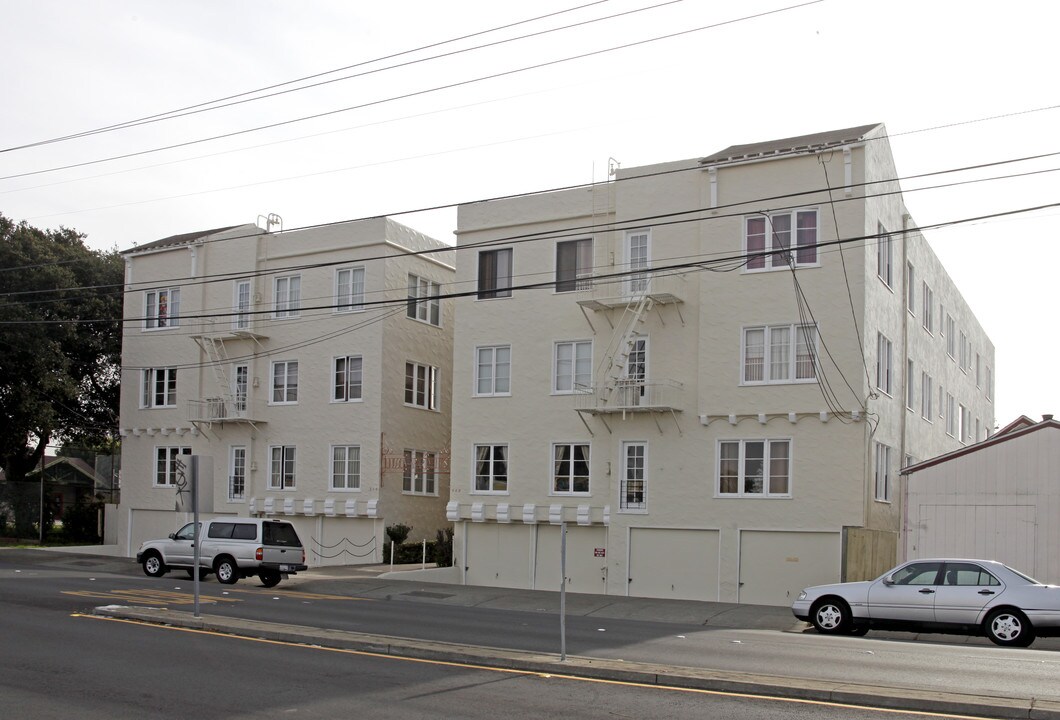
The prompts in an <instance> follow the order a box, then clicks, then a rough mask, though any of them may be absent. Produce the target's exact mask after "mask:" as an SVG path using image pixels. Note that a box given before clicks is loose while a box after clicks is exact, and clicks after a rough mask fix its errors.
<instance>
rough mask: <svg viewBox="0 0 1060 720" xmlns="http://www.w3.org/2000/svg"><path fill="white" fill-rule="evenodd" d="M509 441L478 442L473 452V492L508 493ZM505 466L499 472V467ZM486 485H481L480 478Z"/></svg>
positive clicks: (478, 493) (477, 493)
mask: <svg viewBox="0 0 1060 720" xmlns="http://www.w3.org/2000/svg"><path fill="white" fill-rule="evenodd" d="M509 457H510V454H509V452H508V443H476V444H475V446H474V448H473V449H472V453H471V494H472V495H508V494H510V491H509V483H510V482H511V464H510V461H509ZM499 467H501V468H503V472H499V471H498V468H499ZM480 479H482V480H484V481H485V485H486V487H479V480H480Z"/></svg>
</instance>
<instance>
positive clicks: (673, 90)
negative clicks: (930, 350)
mask: <svg viewBox="0 0 1060 720" xmlns="http://www.w3.org/2000/svg"><path fill="white" fill-rule="evenodd" d="M652 5H653V3H652V2H651V0H609V1H603V2H590V1H589V0H537V1H536V2H533V3H506V2H496V1H493V2H465V1H463V0H450V1H449V2H438V1H437V0H434V1H424V2H419V1H416V2H413V1H406V0H387V1H386V2H372V3H367V2H348V1H346V0H335V1H333V2H325V1H323V0H301V1H300V2H289V1H280V0H272V1H270V0H230V1H228V2H220V1H218V0H182V1H181V2H159V1H156V2H147V1H145V0H135V1H133V0H93V1H80V0H33V1H32V2H23V1H22V0H0V27H2V28H4V41H3V43H0V77H2V80H3V83H2V87H3V95H2V97H3V112H0V149H7V148H13V147H16V146H21V145H26V144H31V143H35V142H38V141H42V140H50V139H53V138H57V137H63V136H67V135H73V134H78V133H82V132H84V131H87V130H93V129H96V128H101V127H106V126H110V125H114V124H117V123H123V122H126V121H129V120H135V119H139V118H145V117H149V116H153V115H156V114H159V113H165V112H168V111H172V110H176V109H180V108H187V107H191V106H195V105H198V104H200V103H204V102H207V101H212V100H217V99H219V98H225V97H231V96H236V95H239V94H241V93H245V92H247V91H251V90H256V89H259V88H263V87H267V86H273V85H277V84H279V83H284V82H286V81H290V80H295V79H298V78H302V77H305V76H309V75H315V74H318V73H325V72H327V71H331V70H335V69H337V68H343V67H346V68H349V69H347V70H344V71H342V72H338V73H331V74H327V75H323V76H321V77H319V78H317V80H316V81H317V82H319V81H323V80H336V79H338V78H347V79H341V80H336V81H335V82H330V83H328V84H326V85H322V86H320V87H317V88H313V89H307V90H300V91H297V92H288V93H284V94H281V95H277V96H275V97H272V98H268V99H264V100H259V101H255V102H245V103H241V104H238V105H234V106H232V107H228V108H224V109H216V110H211V111H209V112H199V113H195V114H191V115H188V116H186V117H182V118H178V119H172V120H167V121H165V122H154V123H148V124H143V125H141V126H139V127H134V128H127V129H122V130H119V131H115V132H109V133H102V134H97V135H93V136H90V137H82V138H77V139H73V140H68V141H65V142H58V143H51V144H46V145H41V146H37V147H31V148H25V149H19V150H11V151H9V152H3V153H0V177H2V178H3V179H0V213H2V214H4V215H6V216H7V217H10V218H13V219H15V220H26V221H28V222H30V223H31V224H33V225H36V226H38V227H46V228H54V227H58V226H60V225H62V226H66V227H72V228H76V229H77V230H79V231H81V232H83V233H86V234H87V235H88V242H89V244H90V245H91V246H93V247H96V248H113V247H117V248H119V249H126V248H129V247H131V246H132V245H133V244H135V243H143V242H150V241H152V240H157V239H159V238H162V237H166V236H168V235H174V234H177V233H184V232H190V231H194V230H203V229H207V228H214V227H221V226H227V225H237V224H242V223H247V222H254V221H255V220H256V218H257V217H258V216H259V215H264V214H268V213H277V214H279V215H280V216H282V218H283V223H284V227H285V228H295V227H303V226H306V225H311V224H315V223H323V222H333V221H338V220H344V219H352V218H359V217H366V216H374V215H383V214H387V215H397V216H399V217H398V219H399V220H400V221H401V222H404V223H405V224H408V225H410V226H412V227H414V228H416V229H418V230H421V231H422V232H425V233H427V234H429V235H432V236H434V237H438V238H440V239H443V240H448V241H450V242H452V241H453V237H452V230H453V229H454V228H455V226H456V211H455V210H453V209H444V210H437V211H434V212H428V213H419V214H404V215H402V213H406V212H408V211H411V210H416V209H422V208H432V207H438V206H444V205H449V204H453V203H459V202H466V201H471V200H477V199H482V198H486V197H492V196H497V195H503V194H507V193H515V192H526V191H532V190H540V189H547V188H554V187H560V186H564V185H570V184H575V183H583V182H589V181H592V180H603V179H605V177H606V168H607V165H608V161H609V158H613V159H615V160H617V161H618V162H619V163H621V165H622V166H624V167H631V166H636V165H642V164H648V163H655V162H663V161H668V160H679V159H684V158H692V157H697V156H702V155H707V154H710V153H712V152H715V151H717V150H720V149H722V148H724V147H727V146H729V145H732V144H737V143H748V142H757V141H764V140H770V139H775V138H782V137H789V136H793V135H801V134H807V133H812V132H819V131H824V130H830V129H836V128H843V127H852V126H856V125H863V124H869V123H874V122H883V123H886V125H887V128H888V131H889V133H890V134H891V136H892V139H891V145H892V149H893V152H894V157H895V161H896V163H897V167H898V172H899V175H901V176H902V177H904V178H910V177H911V176H913V175H917V174H921V173H931V172H937V171H941V170H949V169H954V168H960V167H966V166H969V165H976V164H982V163H992V162H998V161H1004V160H1012V159H1016V158H1021V157H1026V156H1031V155H1040V154H1045V153H1057V152H1060V147H1058V143H1057V140H1056V139H1055V138H1056V132H1055V128H1056V127H1057V125H1058V121H1060V109H1057V108H1058V106H1060V90H1057V84H1056V80H1055V78H1056V71H1057V65H1058V63H1057V59H1056V33H1055V28H1056V26H1057V20H1058V15H1060V10H1058V9H1057V7H1056V6H1055V5H1054V4H1053V3H1051V2H1046V1H1045V0H1042V1H1041V2H1028V1H1025V0H1015V1H1011V2H1005V3H998V2H976V1H974V0H973V1H971V2H969V1H967V0H962V1H960V2H958V1H957V0H890V1H889V2H885V3H880V2H862V1H860V0H849V1H845V2H844V1H842V0H823V1H822V2H816V3H807V4H805V5H796V4H794V3H790V0H789V2H785V0H741V1H740V2H732V1H730V2H722V1H717V0H682V1H678V2H663V3H661V4H659V5H658V7H654V8H652ZM578 6H581V7H580V9H577V10H573V11H571V12H562V11H566V10H571V9H572V8H576V7H578ZM648 8H652V9H648ZM638 10H642V11H640V12H633V11H638ZM773 11H776V12H773ZM625 12H629V13H630V14H628V15H625V16H624V17H619V18H614V19H607V20H599V21H598V22H588V21H592V20H596V19H598V18H603V17H605V16H608V15H614V14H617V13H625ZM548 13H560V14H556V15H554V16H553V17H550V18H547V19H544V20H540V21H536V22H532V23H525V24H521V25H516V26H514V27H510V28H508V29H505V30H499V31H497V32H490V33H484V34H480V35H476V36H475V37H471V38H467V39H465V40H461V41H459V42H455V43H447V44H442V45H437V46H435V47H433V48H431V49H430V50H423V51H418V52H414V53H410V54H400V55H398V54H399V53H405V52H406V51H409V50H415V49H416V48H420V47H423V46H428V45H433V44H436V43H442V42H443V41H447V40H451V39H454V38H458V37H461V36H467V35H470V34H473V33H480V32H482V31H487V30H491V29H493V28H497V27H501V26H504V25H510V24H512V23H517V22H520V21H523V20H528V19H530V18H533V17H536V16H541V15H545V14H548ZM759 13H771V14H766V15H762V16H759V17H751V16H753V15H755V14H759ZM574 23H585V24H582V25H580V26H578V27H572V28H569V29H562V30H556V31H555V32H547V33H544V34H541V35H538V36H536V37H532V38H526V39H521V40H514V41H511V42H504V43H502V44H498V45H494V46H492V47H488V48H483V49H479V50H473V51H468V52H461V53H457V54H450V55H448V56H447V57H440V58H434V59H429V58H430V57H431V56H434V55H441V54H444V53H453V52H454V51H457V50H462V49H465V48H470V47H473V46H475V45H482V44H485V43H496V42H498V41H504V40H508V39H510V38H514V37H517V36H520V35H526V34H529V33H539V32H541V31H547V30H551V29H553V28H559V27H561V26H565V25H571V24H574ZM722 23H724V24H722ZM709 26H714V27H709ZM700 28H702V29H700ZM689 31H691V32H689ZM679 33H683V34H679ZM664 36H673V37H669V38H665V37H664ZM655 38H663V39H657V40H653V39H655ZM649 40H651V42H644V41H649ZM638 43H639V44H638ZM622 46H627V47H622ZM395 55H396V57H390V59H389V60H385V61H382V62H373V63H368V64H365V63H367V61H372V60H376V59H378V58H383V57H388V56H395ZM576 56H585V57H581V58H577V59H575V58H576ZM414 61H415V62H414ZM403 63H404V64H405V65H404V66H403V67H399V68H392V69H386V70H383V68H386V67H388V66H392V65H398V64H403ZM410 63H411V64H410ZM351 66H356V67H351ZM534 66H539V67H536V68H535V67H534ZM369 71H370V72H369ZM366 72H368V73H369V74H365V73H366ZM351 75H360V76H359V77H353V78H348V76H351ZM490 76H493V77H490ZM302 84H303V85H304V84H306V83H302ZM446 86H448V87H446ZM293 87H297V86H296V85H285V86H282V87H278V88H275V90H273V92H276V91H279V90H288V89H291V88H293ZM239 99H245V98H239ZM324 113H327V114H326V115H322V114H324ZM321 115H322V116H321ZM309 116H319V117H315V118H311V119H302V118H307V117H309ZM279 123H282V124H279ZM277 124H279V125H277ZM267 125H276V126H275V127H271V128H268V129H264V130H256V131H253V132H245V131H247V130H251V129H253V128H259V127H262V126H267ZM221 135H227V136H228V137H225V138H222V139H212V140H208V141H204V142H199V141H202V140H206V139H209V138H216V137H217V136H221ZM174 145H180V146H181V147H175V148H172V149H167V150H163V151H160V152H147V151H151V150H154V149H156V148H163V147H169V146H174ZM131 154H135V155H133V156H131V157H125V158H123V159H117V160H108V161H106V162H95V161H98V160H101V159H107V158H113V157H115V156H124V155H131ZM74 165H80V166H79V167H69V166H74ZM55 168H66V169H55ZM1055 169H1060V155H1057V156H1055V157H1047V158H1042V159H1039V160H1037V161H1025V162H1019V163H1010V164H1005V165H999V166H995V167H991V168H987V169H983V170H979V171H976V172H963V173H959V174H951V175H946V176H943V178H944V179H943V180H940V178H939V177H930V178H926V179H923V180H913V179H909V180H904V181H903V183H902V186H903V189H904V190H905V192H906V203H907V205H908V206H909V208H910V210H911V212H912V215H913V218H914V221H915V222H917V223H918V224H920V225H930V224H933V223H939V222H945V221H950V220H959V219H964V218H969V217H978V216H981V215H986V214H991V213H1000V212H1008V211H1014V210H1021V209H1024V208H1030V207H1035V206H1040V205H1048V204H1053V203H1060V182H1058V177H1060V176H1058V174H1057V173H1054V172H1052V171H1053V170H1055ZM41 171H47V172H41ZM1036 171H1037V174H1033V175H1025V176H1024V177H1019V178H1011V177H1010V178H1004V179H998V178H999V176H1001V175H1013V174H1025V173H1031V172H1036ZM31 173H32V174H31ZM13 176H17V177H13ZM972 179H984V181H983V182H979V183H974V184H968V183H965V184H961V185H958V186H956V187H952V188H949V189H921V190H917V188H922V187H924V186H926V185H934V184H938V183H939V182H962V181H967V180H972ZM1058 217H1060V208H1048V209H1044V210H1039V211H1037V212H1032V213H1024V214H1017V215H1012V216H1009V217H1007V218H1003V219H997V220H990V221H983V222H979V223H974V224H962V225H958V226H956V227H953V228H949V229H945V230H934V231H929V232H928V233H927V236H928V239H929V241H930V242H931V245H932V246H933V248H934V249H935V252H936V253H937V254H938V255H939V256H940V258H941V259H942V262H943V264H944V265H945V266H946V268H947V269H948V270H949V272H950V274H951V276H952V277H953V279H954V280H955V281H956V283H957V286H958V287H959V288H960V290H961V291H962V292H963V294H964V297H965V299H966V300H967V302H968V303H969V305H970V306H971V308H972V310H973V311H974V312H975V313H976V315H977V316H978V318H979V319H980V321H981V322H982V324H983V325H984V327H985V328H986V331H987V333H988V334H989V336H990V337H991V339H992V340H993V342H994V344H995V346H996V353H997V354H996V365H997V381H996V401H997V404H996V410H997V413H996V421H997V423H998V424H999V425H1004V424H1006V423H1008V422H1009V421H1010V420H1012V419H1014V418H1016V417H1018V416H1019V415H1021V414H1026V415H1029V416H1031V417H1032V418H1035V419H1038V418H1039V417H1040V416H1041V415H1042V414H1043V413H1053V412H1060V380H1058V379H1057V378H1058V373H1057V372H1056V369H1055V364H1056V361H1057V358H1060V331H1058V327H1057V325H1058V323H1057V320H1056V318H1055V312H1056V309H1057V294H1056V292H1055V283H1056V282H1057V277H1056V268H1058V267H1060V242H1058V236H1057V232H1056V229H1055V228H1056V224H1057V218H1058Z"/></svg>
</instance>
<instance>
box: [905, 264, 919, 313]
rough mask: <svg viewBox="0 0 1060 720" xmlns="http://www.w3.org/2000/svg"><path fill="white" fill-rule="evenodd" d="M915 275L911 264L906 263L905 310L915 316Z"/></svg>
mask: <svg viewBox="0 0 1060 720" xmlns="http://www.w3.org/2000/svg"><path fill="white" fill-rule="evenodd" d="M915 275H916V273H915V272H914V270H913V263H911V262H907V263H906V264H905V309H906V310H908V311H909V314H910V315H913V316H915V315H916V283H915V282H914V278H915Z"/></svg>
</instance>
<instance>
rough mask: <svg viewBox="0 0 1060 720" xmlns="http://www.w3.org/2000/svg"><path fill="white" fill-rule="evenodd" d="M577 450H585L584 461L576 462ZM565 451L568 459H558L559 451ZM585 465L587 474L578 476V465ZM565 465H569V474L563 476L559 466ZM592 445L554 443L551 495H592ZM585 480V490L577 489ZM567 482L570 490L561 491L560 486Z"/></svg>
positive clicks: (550, 471) (587, 443) (550, 476)
mask: <svg viewBox="0 0 1060 720" xmlns="http://www.w3.org/2000/svg"><path fill="white" fill-rule="evenodd" d="M576 448H585V457H584V460H575V459H574V456H575V452H576ZM561 449H565V450H566V451H567V459H566V460H560V459H559V458H558V457H557V451H559V450H561ZM583 462H584V464H585V474H584V475H580V474H576V472H575V470H576V467H575V466H576V465H578V464H580V463H583ZM561 463H563V464H565V465H567V467H568V468H569V469H568V472H567V473H566V474H565V475H561V474H560V472H559V469H560V468H559V465H560V464H561ZM592 467H593V465H592V444H591V443H589V442H554V443H552V455H551V468H550V470H549V475H548V476H549V478H551V480H550V483H551V484H550V485H549V493H548V494H549V495H564V496H578V497H587V496H589V495H590V494H592ZM583 478H584V483H585V489H584V490H578V489H575V485H576V483H578V482H579V481H581V480H582V479H583ZM563 482H566V483H567V486H568V489H566V490H562V489H560V487H559V486H560V485H561V484H562V483H563Z"/></svg>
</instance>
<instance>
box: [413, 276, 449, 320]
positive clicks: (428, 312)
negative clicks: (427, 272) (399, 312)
mask: <svg viewBox="0 0 1060 720" xmlns="http://www.w3.org/2000/svg"><path fill="white" fill-rule="evenodd" d="M441 292H442V291H441V285H439V284H438V283H436V282H434V281H433V280H428V279H426V278H421V277H419V276H418V275H412V274H409V295H408V307H407V308H406V310H405V315H406V316H407V317H410V318H412V319H413V320H419V321H420V322H425V323H427V324H429V325H436V326H438V325H441V324H442V301H441V298H440V297H439V296H440V295H441Z"/></svg>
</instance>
